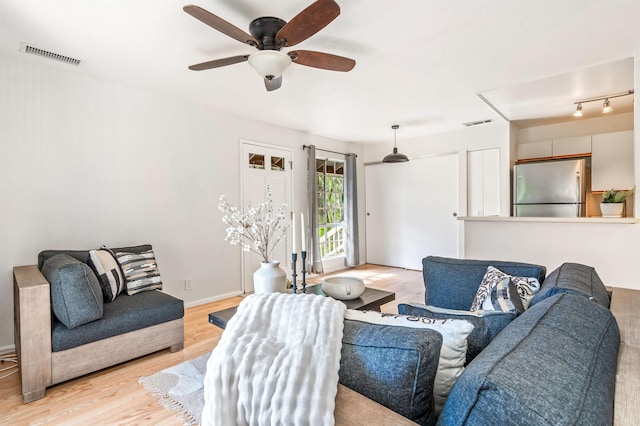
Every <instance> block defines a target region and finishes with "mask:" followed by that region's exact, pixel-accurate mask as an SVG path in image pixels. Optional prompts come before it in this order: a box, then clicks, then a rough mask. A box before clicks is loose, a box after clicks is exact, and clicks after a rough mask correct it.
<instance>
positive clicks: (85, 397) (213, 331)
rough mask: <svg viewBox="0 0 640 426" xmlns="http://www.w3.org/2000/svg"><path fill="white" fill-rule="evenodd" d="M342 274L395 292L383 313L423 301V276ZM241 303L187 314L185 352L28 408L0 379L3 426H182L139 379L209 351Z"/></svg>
mask: <svg viewBox="0 0 640 426" xmlns="http://www.w3.org/2000/svg"><path fill="white" fill-rule="evenodd" d="M339 274H348V275H356V276H359V277H361V278H362V279H363V280H364V281H365V285H367V286H370V287H372V288H378V289H381V290H388V291H393V292H395V293H396V300H395V301H394V302H391V303H388V304H386V305H383V306H382V311H383V312H397V305H398V303H402V302H408V301H412V302H424V286H423V284H422V273H421V272H419V271H410V270H405V269H398V268H388V267H383V266H376V265H364V266H360V267H357V268H353V269H350V270H348V271H340V272H339V273H334V274H327V276H332V275H339ZM322 278H323V276H315V277H311V278H309V282H310V283H320V282H321V281H322ZM241 301H242V297H233V298H230V299H225V300H222V301H218V302H212V303H208V304H205V305H200V306H195V307H192V308H188V309H186V311H185V319H184V324H185V347H184V350H182V351H180V352H176V353H170V352H169V351H168V350H163V351H159V352H156V353H153V354H150V355H147V356H144V357H141V358H138V359H135V360H132V361H128V362H125V363H122V364H119V365H116V366H114V367H111V368H107V369H105V370H102V371H99V372H96V373H92V374H88V375H86V376H83V377H80V378H78V379H74V380H70V381H68V382H65V383H61V384H59V385H56V386H53V387H51V388H48V389H47V393H46V396H45V397H44V398H42V399H40V400H38V401H34V402H32V403H29V404H23V403H22V396H21V393H20V378H19V375H18V374H14V375H12V376H9V377H7V378H5V379H0V400H2V404H0V424H2V425H4V424H10V425H27V424H34V425H37V424H45V423H47V424H65V425H83V426H86V425H91V426H97V425H115V424H117V425H147V424H153V425H181V424H182V423H181V422H180V419H179V418H178V416H177V415H176V413H175V412H173V411H170V410H168V409H165V408H164V407H162V405H160V404H159V403H158V401H157V400H156V399H155V398H154V397H153V396H152V395H151V393H150V392H148V391H147V390H146V389H144V387H143V386H142V385H141V384H139V383H138V380H139V379H140V377H141V376H148V375H151V374H154V373H156V372H158V371H160V370H162V369H164V368H167V367H171V366H173V365H176V364H179V363H181V362H183V361H186V360H188V359H192V358H196V357H198V356H200V355H203V354H205V353H207V352H210V351H211V350H212V349H213V348H214V347H215V345H216V344H217V343H218V341H219V339H220V336H221V334H222V330H221V329H219V328H218V327H215V326H213V325H211V324H209V322H208V314H209V312H214V311H219V310H222V309H226V308H229V307H231V306H237V305H238V304H239V303H240V302H241Z"/></svg>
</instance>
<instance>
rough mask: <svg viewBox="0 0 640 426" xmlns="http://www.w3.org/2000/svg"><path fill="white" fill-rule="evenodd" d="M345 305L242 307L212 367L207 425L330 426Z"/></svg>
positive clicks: (307, 300) (277, 299)
mask: <svg viewBox="0 0 640 426" xmlns="http://www.w3.org/2000/svg"><path fill="white" fill-rule="evenodd" d="M345 309H346V307H345V305H344V304H343V303H341V302H338V301H336V300H334V299H332V298H330V297H320V296H316V295H311V294H298V295H293V294H281V293H271V294H259V295H251V296H249V297H247V298H246V299H245V300H243V301H242V303H241V304H240V306H239V307H238V312H237V313H236V314H235V315H234V316H233V318H232V319H231V320H230V321H229V323H228V324H227V328H226V329H225V331H224V333H223V334H222V337H221V338H220V342H219V343H218V345H217V346H216V347H215V349H214V350H213V352H212V353H211V357H210V358H209V361H208V362H207V373H206V376H205V379H204V398H205V402H204V410H203V412H202V424H203V425H216V426H222V425H225V426H226V425H311V424H314V425H319V424H321V425H333V424H334V423H335V421H334V416H333V413H334V409H335V398H336V393H337V390H338V370H339V369H340V350H341V348H342V333H343V327H344V323H343V318H344V312H345Z"/></svg>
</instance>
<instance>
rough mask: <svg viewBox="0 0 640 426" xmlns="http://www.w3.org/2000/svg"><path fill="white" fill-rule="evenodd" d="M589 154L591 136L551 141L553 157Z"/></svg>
mask: <svg viewBox="0 0 640 426" xmlns="http://www.w3.org/2000/svg"><path fill="white" fill-rule="evenodd" d="M590 152H591V135H586V136H576V137H572V138H560V139H554V140H553V156H554V157H562V156H567V155H578V154H589V153H590Z"/></svg>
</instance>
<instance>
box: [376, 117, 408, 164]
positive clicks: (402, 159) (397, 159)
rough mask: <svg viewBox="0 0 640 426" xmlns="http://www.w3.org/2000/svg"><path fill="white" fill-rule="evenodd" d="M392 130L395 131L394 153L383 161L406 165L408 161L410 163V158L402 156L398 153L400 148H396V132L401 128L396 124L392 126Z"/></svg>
mask: <svg viewBox="0 0 640 426" xmlns="http://www.w3.org/2000/svg"><path fill="white" fill-rule="evenodd" d="M391 128H392V129H393V153H391V154H389V155H387V156H385V157H384V158H383V159H382V162H383V163H404V162H406V161H409V157H407V156H406V155H404V154H400V153H399V152H398V148H396V130H398V128H400V126H398V125H397V124H394V125H393V126H391Z"/></svg>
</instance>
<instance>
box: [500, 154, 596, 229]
mask: <svg viewBox="0 0 640 426" xmlns="http://www.w3.org/2000/svg"><path fill="white" fill-rule="evenodd" d="M585 170H586V160H585V159H578V160H575V159H574V160H551V161H541V162H537V163H524V164H518V165H516V166H515V167H514V169H513V215H514V216H520V217H579V216H586V206H585V199H586V184H585V178H586V173H585Z"/></svg>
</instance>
